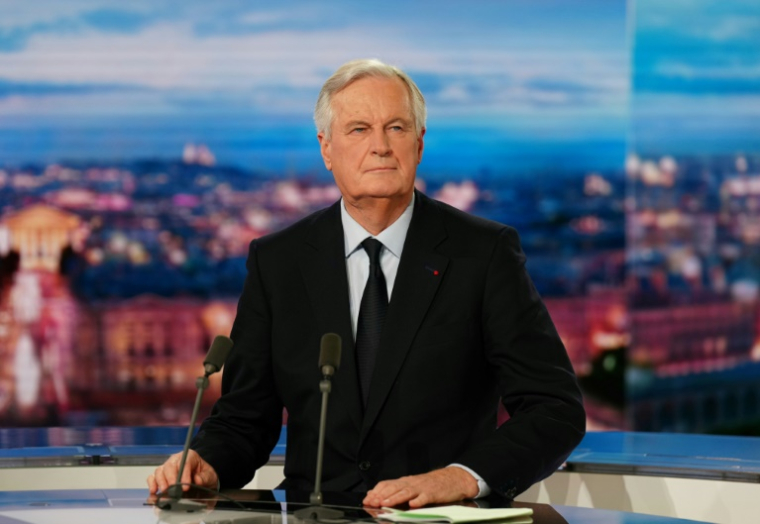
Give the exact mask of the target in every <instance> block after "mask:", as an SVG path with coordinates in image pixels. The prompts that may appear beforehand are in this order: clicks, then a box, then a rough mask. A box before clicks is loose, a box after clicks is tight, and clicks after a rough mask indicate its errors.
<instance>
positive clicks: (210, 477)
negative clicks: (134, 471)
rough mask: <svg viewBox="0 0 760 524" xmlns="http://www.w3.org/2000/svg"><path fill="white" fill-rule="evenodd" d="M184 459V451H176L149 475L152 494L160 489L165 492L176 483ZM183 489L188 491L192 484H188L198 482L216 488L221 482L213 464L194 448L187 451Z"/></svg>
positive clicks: (149, 488) (183, 473)
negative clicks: (180, 463)
mask: <svg viewBox="0 0 760 524" xmlns="http://www.w3.org/2000/svg"><path fill="white" fill-rule="evenodd" d="M181 459H182V453H175V454H174V455H172V456H171V457H169V458H168V459H167V460H166V462H164V463H163V464H162V465H161V466H159V467H157V468H156V471H154V472H153V474H152V475H150V476H149V477H148V490H149V491H150V493H151V494H155V493H156V492H158V491H161V492H164V491H166V489H167V488H168V487H169V486H171V485H172V484H174V483H175V482H176V480H177V474H178V473H179V462H180V460H181ZM181 482H182V484H185V485H183V486H182V491H187V490H188V489H190V486H187V485H186V484H190V483H192V484H198V485H199V486H203V487H206V488H209V489H213V490H216V488H217V484H218V483H219V477H218V476H217V474H216V471H214V468H212V467H211V465H210V464H209V463H208V462H206V461H205V460H203V459H202V458H201V456H200V455H198V453H197V452H195V451H193V450H192V449H191V450H190V451H188V453H187V461H186V462H185V470H184V471H183V472H182V480H181Z"/></svg>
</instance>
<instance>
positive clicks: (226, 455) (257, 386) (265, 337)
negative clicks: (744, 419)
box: [191, 241, 282, 488]
mask: <svg viewBox="0 0 760 524" xmlns="http://www.w3.org/2000/svg"><path fill="white" fill-rule="evenodd" d="M257 247H258V244H257V242H256V241H254V242H252V243H251V247H250V251H249V255H248V261H247V263H246V266H247V269H248V275H247V277H246V281H245V285H244V288H243V293H242V295H241V297H240V301H239V303H238V310H237V316H236V318H235V323H234V325H233V328H232V333H231V338H232V340H233V342H234V346H233V348H232V351H231V353H230V356H229V357H228V359H227V363H226V365H225V367H224V374H223V378H222V396H221V397H220V398H219V400H218V401H217V403H216V404H215V405H214V408H213V410H212V412H211V415H210V416H209V417H208V418H207V419H206V420H205V421H204V422H203V424H202V425H201V428H200V430H199V431H198V435H197V436H196V438H195V439H194V440H193V442H192V446H191V447H192V448H193V449H194V450H196V451H197V452H198V453H199V454H200V455H201V457H203V459H204V460H206V461H207V462H208V463H209V464H211V466H213V467H214V469H215V470H216V472H217V474H218V475H219V479H220V483H221V487H222V488H225V487H233V488H239V487H242V486H244V485H245V484H247V483H248V482H249V481H250V480H251V479H252V478H253V475H254V473H255V471H256V469H258V468H259V467H261V466H263V465H264V464H266V462H267V460H268V459H269V454H270V453H271V451H272V449H273V448H274V446H275V444H276V443H277V439H278V437H279V435H280V431H281V429H282V402H281V400H280V398H279V396H278V395H277V392H276V387H275V384H274V374H273V373H272V356H271V351H270V349H271V348H270V346H271V310H270V307H269V300H268V295H269V291H268V290H267V289H265V285H264V283H263V280H262V278H261V271H260V267H259V263H258V256H257Z"/></svg>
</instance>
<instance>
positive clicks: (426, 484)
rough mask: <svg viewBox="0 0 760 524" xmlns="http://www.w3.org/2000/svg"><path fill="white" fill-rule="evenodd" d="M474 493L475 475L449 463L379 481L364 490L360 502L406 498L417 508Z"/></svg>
mask: <svg viewBox="0 0 760 524" xmlns="http://www.w3.org/2000/svg"><path fill="white" fill-rule="evenodd" d="M477 495H478V482H477V481H476V480H475V478H474V477H473V476H472V475H470V474H469V473H468V472H467V471H465V470H463V469H462V468H458V467H456V466H449V467H447V468H443V469H437V470H435V471H431V472H430V473H424V474H422V475H413V476H410V477H401V478H400V479H396V480H384V481H382V482H379V483H378V484H377V486H375V487H374V488H373V489H372V490H370V491H369V492H368V493H367V496H366V497H365V498H364V501H363V504H364V505H365V506H370V507H375V508H377V507H381V506H396V505H398V504H403V503H404V502H408V503H409V507H410V508H420V507H422V506H425V505H427V504H436V503H446V502H456V501H458V500H462V499H466V498H474V497H476V496H477Z"/></svg>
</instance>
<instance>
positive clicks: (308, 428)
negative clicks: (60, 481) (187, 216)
mask: <svg viewBox="0 0 760 524" xmlns="http://www.w3.org/2000/svg"><path fill="white" fill-rule="evenodd" d="M315 121H316V125H317V131H318V134H317V138H318V139H319V144H320V149H321V153H322V158H323V159H324V163H325V166H326V167H327V169H329V170H330V171H332V173H333V175H334V177H335V182H336V184H337V185H338V187H339V188H340V191H341V193H342V195H343V198H342V199H341V200H340V201H339V202H337V203H336V204H334V205H333V206H331V207H330V208H327V209H324V210H322V211H319V212H317V213H315V214H313V215H311V216H309V217H307V218H305V219H303V220H301V221H300V222H298V223H296V224H295V225H293V226H291V227H289V228H287V229H285V230H283V231H280V232H279V233H275V234H272V235H269V236H267V237H264V238H260V239H257V240H255V241H253V242H252V243H251V247H250V253H249V257H248V262H247V268H248V277H247V279H246V283H245V287H244V289H243V293H242V296H241V298H240V303H239V306H238V313H237V318H236V320H235V324H234V327H233V330H232V335H231V337H232V339H233V340H234V341H235V347H234V349H233V351H232V354H231V355H230V358H229V360H228V362H227V367H226V369H225V371H224V377H223V383H222V396H221V398H220V399H219V400H218V402H217V403H216V405H215V407H214V410H213V412H212V414H211V416H210V417H209V418H208V419H207V420H206V421H205V422H204V423H203V425H202V426H201V428H200V430H199V432H198V435H197V437H196V438H195V440H194V441H193V445H192V448H193V450H194V452H191V454H190V458H189V460H188V466H189V467H188V469H187V470H186V471H185V475H184V477H183V479H182V481H183V482H191V481H192V482H194V483H196V484H202V485H206V486H210V487H216V486H217V485H220V486H221V487H241V486H243V485H245V484H246V483H247V482H248V481H250V479H251V478H252V476H253V474H254V472H255V471H256V469H257V468H259V467H261V466H262V465H263V464H265V463H266V462H267V460H268V457H269V453H270V452H271V450H272V448H273V446H274V445H275V443H276V441H277V438H278V435H279V433H280V425H281V413H282V408H283V406H284V407H285V408H287V410H288V415H289V417H288V441H287V453H286V461H285V477H286V479H285V481H284V482H283V484H282V485H281V487H282V488H285V489H300V490H311V489H312V488H313V485H314V465H315V462H316V445H317V435H318V430H319V407H320V394H319V391H318V387H317V384H318V382H319V379H320V371H319V369H318V366H317V361H318V352H319V339H320V337H321V336H322V334H324V333H328V332H333V333H337V334H339V335H340V336H341V337H342V339H343V360H342V364H341V367H340V370H339V371H338V372H337V373H336V376H335V378H334V385H333V394H332V396H331V398H330V411H329V416H328V419H327V438H326V448H325V456H324V457H325V458H324V478H323V489H324V490H325V491H360V492H363V491H368V493H367V495H366V498H365V499H364V503H365V504H366V505H368V506H374V507H376V506H381V505H383V506H386V505H395V504H400V503H403V502H408V503H409V505H410V506H412V507H418V506H422V505H425V504H429V503H436V502H450V501H455V500H459V499H463V498H474V497H478V496H483V495H485V494H487V493H489V492H491V491H495V492H497V493H499V494H501V495H504V496H507V497H514V496H515V495H517V494H518V493H519V492H521V491H523V490H525V489H527V488H528V487H529V486H530V485H531V484H533V483H534V482H536V481H538V480H540V479H542V478H545V477H547V476H548V475H551V473H552V472H553V471H555V470H556V468H557V467H558V466H559V465H560V464H561V463H562V462H563V460H564V459H565V458H566V457H567V455H568V454H569V453H570V451H571V450H572V449H573V447H574V446H576V445H577V443H578V442H579V441H580V439H581V437H582V436H583V433H584V429H585V414H584V410H583V406H582V401H581V396H580V392H579V390H578V386H577V383H576V379H575V376H574V374H573V370H572V368H571V366H570V362H569V360H568V358H567V355H566V352H565V349H564V347H563V345H562V342H561V341H560V339H559V337H558V335H557V333H556V330H555V329H554V326H553V324H552V322H551V319H550V318H549V315H548V313H547V311H546V308H545V307H544V305H543V303H542V301H541V299H540V297H539V295H538V293H537V292H536V290H535V288H534V286H533V284H532V282H531V280H530V278H529V277H528V274H527V273H526V271H525V267H524V265H525V256H524V254H523V253H522V250H521V248H520V244H519V239H518V236H517V234H516V232H515V231H514V230H513V229H511V228H510V227H508V226H504V225H501V224H497V223H494V222H489V221H487V220H483V219H480V218H476V217H473V216H470V215H468V214H466V213H463V212H460V211H458V210H456V209H453V208H451V207H449V206H447V205H444V204H442V203H440V202H436V201H434V200H431V199H429V198H428V197H426V196H425V195H423V194H422V193H419V192H416V191H415V189H414V180H415V173H416V169H417V165H418V164H419V163H420V160H421V158H422V151H423V138H424V136H425V102H424V99H423V96H422V94H421V93H420V91H419V89H418V88H417V86H416V85H415V84H414V82H413V81H412V80H411V79H410V78H409V77H408V76H407V75H406V74H405V73H403V72H402V71H400V70H399V69H397V68H395V67H392V66H389V65H386V64H384V63H382V62H379V61H377V60H357V61H353V62H349V63H347V64H345V65H343V66H342V67H341V68H340V69H338V70H337V71H336V72H335V74H333V76H332V77H330V79H328V80H327V82H326V83H325V85H324V87H323V88H322V91H321V93H320V95H319V99H318V101H317V106H316V111H315ZM499 402H501V403H502V404H503V406H504V407H505V408H506V410H507V412H508V413H509V415H510V418H509V420H508V421H507V422H505V423H503V424H501V426H498V427H497V407H498V404H499ZM177 464H178V457H177V456H174V457H171V458H170V459H169V460H168V461H167V462H166V463H165V464H164V465H163V466H161V467H159V468H158V469H157V470H156V472H155V474H154V475H151V477H150V478H149V479H148V484H149V487H150V490H151V492H155V491H156V490H157V489H161V490H164V489H166V488H167V487H168V485H170V484H171V483H172V482H173V481H174V480H175V479H176V476H177V471H178V467H177Z"/></svg>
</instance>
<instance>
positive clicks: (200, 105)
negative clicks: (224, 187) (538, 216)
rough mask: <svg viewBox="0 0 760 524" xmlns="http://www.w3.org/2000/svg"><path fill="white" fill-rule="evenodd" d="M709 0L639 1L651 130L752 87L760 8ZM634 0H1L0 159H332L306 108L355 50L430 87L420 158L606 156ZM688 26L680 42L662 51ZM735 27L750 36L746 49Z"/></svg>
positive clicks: (622, 106)
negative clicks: (697, 103)
mask: <svg viewBox="0 0 760 524" xmlns="http://www.w3.org/2000/svg"><path fill="white" fill-rule="evenodd" d="M695 1H696V0H695ZM696 4H698V6H697V7H698V9H694V7H695V5H696ZM696 4H695V2H687V1H686V0H673V1H669V2H657V1H655V0H638V1H637V2H636V3H635V4H634V5H635V8H634V9H633V12H634V14H635V19H636V29H635V31H634V33H633V34H634V36H635V44H636V48H635V49H636V54H635V55H634V56H635V59H634V62H633V66H634V71H635V74H634V76H633V81H634V85H635V88H636V89H637V90H639V91H640V92H641V94H639V93H638V92H637V93H636V94H635V96H634V99H633V100H634V106H633V107H634V109H637V108H638V106H639V105H640V106H641V110H642V114H644V115H645V116H644V117H642V118H641V119H638V120H636V126H639V127H641V129H639V127H636V128H635V130H636V133H637V136H644V135H643V134H642V133H640V131H641V130H642V129H643V130H646V129H647V122H651V121H652V120H651V119H655V120H656V119H657V117H658V116H659V115H660V113H658V112H657V108H658V107H661V108H669V109H670V110H671V111H672V114H675V113H676V112H677V111H681V112H682V113H683V117H684V118H685V117H687V116H688V115H689V114H690V113H689V108H690V107H691V106H690V105H689V102H688V101H685V98H687V97H684V96H682V95H683V94H684V93H686V94H687V95H689V96H692V98H693V97H694V96H696V95H694V94H693V93H694V91H695V90H698V89H700V88H701V87H700V86H706V87H705V89H707V91H706V92H705V93H704V97H703V99H704V98H706V97H710V96H718V97H721V100H724V99H725V96H724V95H725V94H726V92H727V90H729V91H730V89H733V88H736V89H737V92H736V93H735V94H734V93H732V94H731V97H730V98H731V100H732V101H731V102H730V103H729V105H730V104H731V103H737V104H739V101H740V98H741V97H742V96H745V97H756V96H757V91H758V89H757V84H758V57H760V53H758V52H757V50H758V49H757V46H758V43H757V42H758V41H759V40H760V39H756V38H755V39H752V38H749V35H752V34H756V33H757V23H758V20H760V17H758V13H757V8H753V7H752V5H751V2H749V1H737V0H728V1H722V2H717V1H716V2H711V1H708V0H699V1H698V2H696ZM630 9H631V8H630V6H627V5H626V2H625V1H624V0H577V1H573V2H567V1H564V0H510V1H501V0H479V1H476V2H466V3H465V2H459V1H440V0H439V1H432V0H421V1H417V2H408V1H403V2H402V1H387V2H383V3H374V2H349V1H345V0H341V1H335V2H312V1H283V2H278V3H270V4H264V3H257V2H250V1H243V0H227V1H224V2H200V1H195V0H192V1H159V0H151V1H146V0H131V1H130V2H119V1H115V0H66V1H65V2H60V1H57V0H36V1H34V2H28V1H24V0H5V1H4V2H3V16H2V17H0V162H5V163H8V162H10V163H12V162H24V161H40V162H48V161H55V160H60V159H62V158H95V159H103V160H109V159H112V160H120V159H129V158H136V157H139V156H164V157H167V156H175V155H177V154H178V152H179V150H180V149H181V146H182V145H183V144H184V143H185V142H188V141H195V142H206V143H208V144H209V145H210V146H211V147H212V149H213V150H214V151H215V152H216V153H217V156H218V157H219V158H220V160H221V161H223V162H229V163H232V164H237V165H241V166H243V167H248V168H262V169H270V170H273V171H291V172H292V171H295V172H301V171H309V170H310V169H318V168H320V161H319V156H318V151H317V148H316V142H315V138H314V131H313V128H312V126H311V111H312V108H313V103H314V100H315V98H316V95H317V92H318V90H319V88H320V86H321V84H322V82H323V81H324V80H325V79H326V78H327V77H328V76H329V74H330V73H331V72H332V71H333V70H334V69H335V68H336V67H338V66H339V65H340V64H341V63H343V62H344V61H346V60H349V59H352V58H356V57H377V58H380V59H383V60H385V61H388V62H391V63H394V64H396V65H399V66H400V67H402V68H404V69H405V70H406V71H407V72H409V73H410V74H411V75H412V77H413V78H414V79H415V80H416V81H417V82H418V84H419V85H420V87H421V89H422V90H423V92H424V93H425V95H426V98H427V100H428V104H429V115H430V116H429V122H428V123H429V125H428V134H427V140H428V142H427V150H426V158H425V162H424V163H423V168H424V167H425V166H427V167H429V168H430V170H432V171H436V172H442V173H443V172H446V174H447V175H451V174H452V173H456V172H464V171H468V170H470V171H478V170H481V169H484V168H487V169H490V170H496V171H498V170H505V171H510V170H512V171H514V170H517V171H519V170H531V169H541V168H546V167H551V168H564V167H568V168H573V166H581V167H582V168H593V167H594V166H593V165H592V164H594V162H597V163H598V164H599V167H600V168H609V167H610V166H613V165H620V163H621V158H622V156H623V155H624V152H625V149H626V142H625V141H626V136H627V131H628V125H629V113H628V111H629V103H630V101H631V99H630V98H629V96H630V94H631V93H630V83H631V69H630V68H631V66H630V64H631V62H630V58H631V54H630V47H629V44H630V43H631V42H630V39H631V35H630V34H629V33H628V32H627V31H628V28H629V24H630V22H631V18H630V17H627V13H628V12H629V10H630ZM685 12H688V13H691V14H690V15H689V16H690V18H688V19H687V20H685V19H684V13H685ZM674 42H675V43H677V44H678V45H681V44H680V42H683V46H682V47H683V51H679V52H676V53H672V52H670V51H668V52H664V50H666V49H667V50H669V49H670V48H671V47H672V44H673V43H674ZM737 42H743V43H742V45H744V46H745V47H746V50H747V52H746V53H744V54H742V55H741V57H742V60H744V61H745V62H746V63H741V64H738V65H737V64H736V63H735V58H732V57H731V56H730V55H731V54H730V52H729V51H730V50H731V49H733V48H734V47H735V46H736V45H737ZM721 46H723V48H725V49H726V51H725V52H724V53H723V54H721V52H720V49H721ZM753 46H754V47H753ZM716 49H717V50H716ZM751 51H754V56H753V55H752V53H751ZM737 75H738V76H737ZM742 75H743V77H742ZM703 77H704V78H703ZM710 86H713V87H710ZM742 89H744V91H743V92H740V91H741V90H742ZM668 97H673V98H675V99H677V101H678V102H677V103H675V104H674V103H670V102H669V100H668ZM637 104H638V105H637ZM652 108H654V109H652ZM647 111H650V113H651V115H650V116H646V115H647ZM721 118H723V117H721ZM648 119H649V120H648ZM655 127H657V126H655ZM658 129H659V127H658ZM640 142H642V143H643V138H641V139H640ZM589 159H591V160H589ZM587 164H588V165H587Z"/></svg>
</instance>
